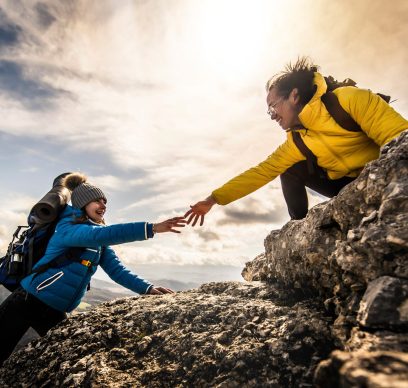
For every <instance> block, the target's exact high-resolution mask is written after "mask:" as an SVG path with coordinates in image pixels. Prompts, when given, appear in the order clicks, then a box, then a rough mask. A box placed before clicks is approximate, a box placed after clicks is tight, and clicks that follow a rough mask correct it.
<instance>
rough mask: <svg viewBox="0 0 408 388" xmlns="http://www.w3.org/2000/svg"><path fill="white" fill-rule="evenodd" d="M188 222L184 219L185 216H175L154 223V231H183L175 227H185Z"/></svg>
mask: <svg viewBox="0 0 408 388" xmlns="http://www.w3.org/2000/svg"><path fill="white" fill-rule="evenodd" d="M186 222H187V221H186V220H185V219H184V217H173V218H170V219H169V220H166V221H163V222H159V223H157V224H153V231H154V233H165V232H173V233H181V232H180V231H179V230H176V229H173V228H184V226H185V224H186Z"/></svg>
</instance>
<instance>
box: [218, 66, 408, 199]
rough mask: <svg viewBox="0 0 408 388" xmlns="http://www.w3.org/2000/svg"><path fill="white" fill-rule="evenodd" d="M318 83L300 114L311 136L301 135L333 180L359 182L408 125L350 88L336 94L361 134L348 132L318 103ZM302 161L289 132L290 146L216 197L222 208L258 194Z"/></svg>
mask: <svg viewBox="0 0 408 388" xmlns="http://www.w3.org/2000/svg"><path fill="white" fill-rule="evenodd" d="M314 83H315V85H316V86H317V90H316V93H315V94H314V96H313V97H312V99H311V100H310V101H309V103H308V104H306V105H305V106H304V108H303V109H302V111H301V112H300V114H299V119H300V121H301V123H302V124H303V125H304V126H305V128H308V130H307V131H306V130H300V131H299V132H300V133H301V136H302V139H303V141H304V143H305V144H306V146H307V147H308V148H310V150H311V151H312V152H313V154H314V155H316V157H317V161H318V164H319V166H320V167H322V168H323V169H325V170H326V171H327V174H328V176H329V178H330V179H339V178H341V177H343V176H350V177H356V176H357V175H358V174H359V173H360V172H361V170H362V169H363V167H364V166H365V164H366V163H367V162H369V161H371V160H373V159H376V158H378V156H379V150H380V147H381V146H382V145H384V144H386V143H388V142H389V141H390V140H391V139H393V138H395V137H397V136H398V135H399V134H400V133H401V132H403V131H404V130H406V129H408V121H407V120H405V119H404V118H403V117H402V116H401V115H400V114H399V113H397V112H396V111H395V110H394V109H393V108H392V107H391V106H390V105H389V104H387V103H386V102H385V101H384V100H383V99H382V98H381V97H379V96H377V95H376V94H374V93H372V92H371V91H369V90H364V89H359V88H356V87H351V86H349V87H343V88H338V89H336V90H334V93H335V94H336V95H337V98H338V100H339V102H340V105H341V106H342V107H343V109H345V110H346V111H347V112H348V113H349V114H350V116H351V117H352V118H353V119H354V121H355V122H356V123H358V124H359V125H360V127H361V129H362V130H363V132H351V131H347V130H345V129H343V128H342V127H340V126H339V125H338V124H337V123H336V122H335V120H334V119H333V118H332V117H331V116H330V114H329V112H328V111H327V109H326V107H325V106H324V104H323V102H322V101H321V99H320V97H321V96H322V95H323V94H324V93H325V92H326V90H327V85H326V81H325V80H324V77H323V76H322V75H321V74H319V73H315V77H314ZM301 160H305V157H304V156H303V154H302V153H301V152H300V151H299V149H298V148H297V146H296V145H295V143H294V141H293V138H292V134H291V133H290V132H288V135H287V139H286V141H285V142H284V143H283V144H282V145H280V146H279V147H278V148H277V149H276V150H275V151H274V152H273V153H272V154H271V155H270V156H269V157H268V158H267V159H266V160H265V161H263V162H262V163H260V164H259V165H257V166H256V167H253V168H251V169H249V170H247V171H245V172H244V173H242V174H240V175H238V176H237V177H235V178H233V179H231V180H230V181H228V182H227V183H226V184H224V185H223V186H221V187H220V188H218V189H216V190H214V191H213V192H212V196H213V197H214V198H215V200H216V202H217V203H218V204H220V205H226V204H228V203H230V202H232V201H235V200H237V199H239V198H242V197H244V196H245V195H247V194H250V193H252V192H253V191H255V190H257V189H259V188H260V187H262V186H264V185H265V184H267V183H268V182H270V181H272V180H273V179H275V178H276V177H277V176H279V175H280V174H282V173H284V172H285V171H286V170H287V169H288V168H289V167H291V166H293V165H294V164H295V163H297V162H300V161H301Z"/></svg>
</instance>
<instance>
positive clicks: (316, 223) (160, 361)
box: [0, 133, 408, 388]
mask: <svg viewBox="0 0 408 388" xmlns="http://www.w3.org/2000/svg"><path fill="white" fill-rule="evenodd" d="M407 177H408V133H404V134H402V135H401V136H400V137H399V138H398V139H395V140H393V141H392V142H391V143H389V144H388V145H387V146H385V147H384V148H383V150H382V152H381V156H380V158H379V159H378V160H376V161H373V162H371V163H370V164H369V165H367V166H366V168H365V169H364V171H363V172H362V173H361V175H360V177H359V178H358V179H356V180H355V181H354V182H353V183H352V184H350V185H348V186H347V187H346V188H344V189H343V190H342V192H341V193H340V194H339V195H338V196H337V197H335V198H333V199H332V200H330V201H328V202H326V203H323V204H320V205H317V206H315V207H314V208H313V209H311V211H310V212H309V214H308V216H307V217H306V218H305V219H304V220H301V221H291V222H289V223H288V224H286V225H285V226H284V227H283V228H282V229H281V230H278V231H273V232H271V233H270V235H269V236H267V238H266V240H265V253H264V254H261V255H259V256H258V257H256V258H255V259H254V260H253V261H252V262H250V263H247V265H246V267H245V268H244V270H243V276H244V278H245V279H246V280H248V281H250V282H249V283H239V282H225V283H210V284H206V285H203V286H201V287H200V288H198V289H196V290H191V291H186V292H181V293H178V294H176V295H166V296H154V297H153V296H144V297H140V298H137V297H131V298H125V299H119V300H116V301H113V302H108V303H105V304H103V305H100V306H99V307H97V308H95V309H93V310H92V311H89V312H86V313H81V314H77V315H73V316H71V317H70V318H69V319H68V320H66V321H65V322H63V323H62V324H61V325H59V326H58V327H56V328H55V329H53V330H51V331H50V332H49V333H48V334H47V335H46V336H45V337H44V338H41V339H38V340H35V341H33V342H32V343H31V344H29V345H28V346H27V347H26V348H24V349H22V350H20V351H18V352H15V353H14V354H13V355H12V356H11V357H10V358H9V360H8V361H6V362H5V364H4V366H3V368H2V369H1V370H0V386H2V387H3V386H5V387H7V386H9V387H13V388H14V387H18V386H26V387H28V386H30V387H35V386H36V387H41V386H84V387H87V386H97V387H122V386H123V387H134V386H148V387H173V386H179V387H191V386H194V387H201V386H202V387H204V386H205V387H206V386H216V387H310V386H316V387H327V386H330V387H404V386H408V354H407V350H408V335H407V331H408V280H407V279H408V265H407V257H408V228H407V225H408V201H407V198H408V179H407Z"/></svg>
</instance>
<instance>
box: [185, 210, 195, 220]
mask: <svg viewBox="0 0 408 388" xmlns="http://www.w3.org/2000/svg"><path fill="white" fill-rule="evenodd" d="M192 212H193V210H192V209H190V210H188V211H187V212H186V214H184V218H187V217H188V216H189V215H190V214H191V213H192Z"/></svg>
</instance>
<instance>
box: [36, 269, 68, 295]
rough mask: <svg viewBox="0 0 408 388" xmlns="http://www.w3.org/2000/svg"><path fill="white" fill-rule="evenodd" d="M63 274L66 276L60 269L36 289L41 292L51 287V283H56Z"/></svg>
mask: <svg viewBox="0 0 408 388" xmlns="http://www.w3.org/2000/svg"><path fill="white" fill-rule="evenodd" d="M62 276H64V272H62V271H59V272H57V273H55V274H54V275H52V276H50V277H49V278H47V279H45V280H43V281H42V282H41V283H40V284H39V285H38V286H37V287H36V290H37V292H40V291H41V290H43V289H44V288H47V287H49V286H50V285H51V284H53V283H55V282H56V281H57V280H58V279H59V278H61V277H62Z"/></svg>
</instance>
